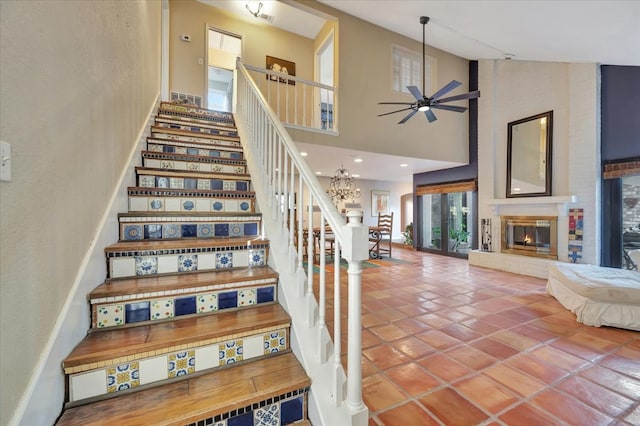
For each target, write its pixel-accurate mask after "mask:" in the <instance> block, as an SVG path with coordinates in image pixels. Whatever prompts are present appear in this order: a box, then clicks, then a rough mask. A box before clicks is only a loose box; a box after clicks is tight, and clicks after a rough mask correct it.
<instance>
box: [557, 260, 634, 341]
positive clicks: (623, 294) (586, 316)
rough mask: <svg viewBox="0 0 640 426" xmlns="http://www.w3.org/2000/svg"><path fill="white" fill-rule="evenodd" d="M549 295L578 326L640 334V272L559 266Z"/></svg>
mask: <svg viewBox="0 0 640 426" xmlns="http://www.w3.org/2000/svg"><path fill="white" fill-rule="evenodd" d="M547 292H548V293H549V294H550V295H552V296H553V297H555V298H556V299H557V300H558V301H559V302H560V303H561V304H562V305H563V306H564V307H565V308H567V309H569V310H570V311H571V312H573V313H575V314H576V319H577V320H578V322H581V323H584V324H587V325H592V326H595V327H600V326H611V327H619V328H627V329H630V330H638V331H640V272H636V271H628V270H624V269H616V268H606V267H601V266H595V265H586V264H574V263H561V262H557V263H555V264H554V265H551V266H549V279H548V281H547Z"/></svg>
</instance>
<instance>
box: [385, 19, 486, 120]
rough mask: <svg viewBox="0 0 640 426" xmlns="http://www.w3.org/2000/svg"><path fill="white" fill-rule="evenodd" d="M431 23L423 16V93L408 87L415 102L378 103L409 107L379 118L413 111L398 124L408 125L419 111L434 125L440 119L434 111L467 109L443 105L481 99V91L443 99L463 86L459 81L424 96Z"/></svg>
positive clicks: (413, 87) (387, 113) (386, 113)
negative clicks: (429, 24)
mask: <svg viewBox="0 0 640 426" xmlns="http://www.w3.org/2000/svg"><path fill="white" fill-rule="evenodd" d="M427 22H429V17H428V16H421V17H420V23H421V24H422V92H420V89H418V88H417V87H416V86H407V89H408V90H409V92H410V93H411V94H412V95H413V97H414V98H416V101H415V102H378V105H408V107H406V108H402V109H399V110H396V111H391V112H385V113H384V114H378V117H382V116H383V115H389V114H395V113H398V112H402V111H408V110H411V112H410V113H409V114H408V115H407V116H406V117H404V118H403V119H402V120H400V121H399V122H398V124H404V123H406V122H407V121H408V120H409V119H410V118H411V117H413V116H414V115H415V114H416V113H417V112H418V111H422V112H424V115H425V116H426V117H427V120H428V121H429V123H433V122H434V121H436V120H437V119H438V118H437V117H436V115H435V114H434V113H433V110H434V109H442V110H445V111H455V112H465V111H466V110H467V108H465V107H461V106H454V105H443V104H445V103H447V102H453V101H459V100H463V99H476V98H479V97H480V91H479V90H475V91H473V92H469V93H464V94H461V95H455V96H449V97H447V98H443V97H442V96H444V95H445V94H447V93H449V92H450V91H452V90H453V89H455V88H456V87H458V86H461V85H462V83H460V82H459V81H457V80H451V81H450V82H449V83H448V84H447V85H445V86H444V87H443V88H442V89H440V90H438V91H437V92H436V93H434V94H433V95H431V97H427V96H426V95H424V94H423V93H424V87H425V83H424V70H425V59H426V56H425V40H424V38H425V26H426V25H427Z"/></svg>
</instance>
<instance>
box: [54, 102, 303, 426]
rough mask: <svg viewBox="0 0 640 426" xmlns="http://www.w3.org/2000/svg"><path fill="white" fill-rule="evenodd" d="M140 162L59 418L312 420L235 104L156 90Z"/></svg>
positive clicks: (225, 425) (234, 424)
mask: <svg viewBox="0 0 640 426" xmlns="http://www.w3.org/2000/svg"><path fill="white" fill-rule="evenodd" d="M142 164H143V165H142V167H137V168H136V180H137V181H136V186H134V187H131V188H129V189H128V195H129V212H128V213H123V214H120V215H119V216H118V224H119V232H120V234H119V241H118V242H117V243H115V244H113V245H111V246H109V247H106V248H105V255H106V261H107V274H108V277H107V279H106V281H105V282H104V283H102V284H100V285H99V286H98V287H96V288H95V289H94V290H93V291H92V292H91V293H90V294H89V295H88V301H89V304H90V312H91V328H90V329H89V332H88V333H87V336H86V337H85V338H84V339H83V340H82V341H81V342H80V343H79V344H78V345H77V346H76V347H75V348H74V349H73V351H72V352H71V353H70V354H69V356H68V357H67V358H66V359H65V360H64V362H63V365H62V367H63V369H64V373H65V377H66V398H65V400H66V401H67V402H66V404H65V407H64V411H63V413H62V414H61V416H60V418H59V419H58V422H57V424H58V425H90V424H91V425H99V424H109V425H113V424H123V425H124V424H126V425H151V424H153V425H158V424H163V425H191V424H192V425H215V426H245V425H252V426H253V425H288V424H294V423H295V424H310V423H309V422H308V420H307V407H308V392H309V387H310V384H311V383H310V379H309V377H308V376H307V374H306V373H305V371H304V369H303V368H302V366H301V364H300V363H299V362H298V360H297V359H296V357H295V356H294V355H293V353H292V351H291V349H290V336H291V328H290V327H291V318H290V317H289V315H288V314H287V312H285V310H284V309H283V308H282V306H281V305H280V304H279V303H278V300H277V298H278V281H279V278H278V273H277V272H276V271H274V270H273V269H271V268H270V267H269V266H267V259H268V257H269V249H270V245H269V240H267V239H264V238H261V236H260V235H261V233H260V230H261V225H262V216H261V214H260V213H258V212H257V211H256V203H255V194H254V193H253V192H252V191H251V178H250V176H249V174H248V172H247V167H246V163H245V160H244V154H243V150H242V147H241V144H240V138H239V137H238V133H237V130H236V128H235V124H234V120H233V116H232V115H231V114H229V113H221V112H216V111H209V110H205V109H202V108H196V107H191V106H186V105H177V104H171V103H161V105H160V108H159V110H158V114H157V116H156V118H155V123H154V125H153V126H152V127H151V137H149V138H148V139H147V150H146V151H143V152H142Z"/></svg>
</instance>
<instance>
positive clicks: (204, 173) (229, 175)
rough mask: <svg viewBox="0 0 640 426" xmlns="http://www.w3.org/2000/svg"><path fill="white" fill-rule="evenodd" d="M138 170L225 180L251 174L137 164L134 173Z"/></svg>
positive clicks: (245, 177) (246, 178) (240, 178)
mask: <svg viewBox="0 0 640 426" xmlns="http://www.w3.org/2000/svg"><path fill="white" fill-rule="evenodd" d="M238 166H241V165H240V164H238ZM139 171H140V172H146V171H148V172H154V173H153V174H162V175H165V176H182V175H189V176H196V175H202V176H204V177H205V178H206V179H214V178H216V177H219V178H220V179H226V180H251V175H250V174H249V173H228V172H227V173H225V172H207V171H203V170H178V169H163V168H160V167H146V166H137V167H136V168H135V172H136V174H137V173H138V172H139ZM141 174H145V173H141ZM234 177H237V179H233V178H234ZM145 188H146V187H145ZM158 189H168V188H158ZM214 191H215V190H214Z"/></svg>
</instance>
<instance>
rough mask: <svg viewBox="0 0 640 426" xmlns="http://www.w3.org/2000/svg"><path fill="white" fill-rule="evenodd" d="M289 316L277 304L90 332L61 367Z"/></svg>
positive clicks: (168, 347)
mask: <svg viewBox="0 0 640 426" xmlns="http://www.w3.org/2000/svg"><path fill="white" fill-rule="evenodd" d="M289 324H290V318H289V315H288V314H287V313H286V312H285V310H284V309H283V308H282V306H280V305H279V304H277V303H273V304H264V305H257V306H255V307H252V308H250V309H240V310H236V311H231V312H221V313H218V314H216V315H202V316H196V317H189V318H183V319H174V320H173V321H169V322H159V323H156V324H148V325H144V326H138V327H129V328H119V329H113V330H104V331H99V332H94V333H90V334H88V335H87V336H85V338H84V339H83V340H82V341H81V342H80V343H78V345H77V346H76V347H75V348H74V349H73V351H72V352H71V353H70V354H69V356H68V357H67V358H66V359H65V360H64V361H63V362H62V366H63V368H64V369H68V368H72V367H76V366H79V365H88V364H95V363H100V362H107V361H110V360H117V359H121V358H123V357H131V356H134V355H138V358H141V357H146V356H153V355H154V352H157V351H163V353H165V352H170V351H172V350H181V349H186V347H188V346H189V345H192V344H195V343H197V342H204V341H207V340H212V339H218V338H222V337H225V336H227V335H240V334H243V333H248V332H251V331H254V330H261V329H266V328H270V327H277V326H278V327H279V326H283V327H288V326H289Z"/></svg>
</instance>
